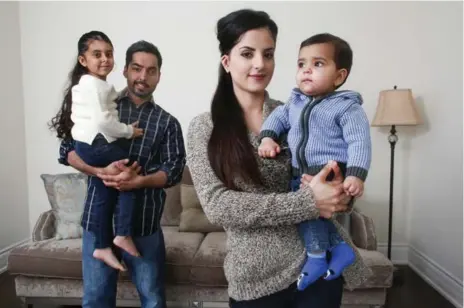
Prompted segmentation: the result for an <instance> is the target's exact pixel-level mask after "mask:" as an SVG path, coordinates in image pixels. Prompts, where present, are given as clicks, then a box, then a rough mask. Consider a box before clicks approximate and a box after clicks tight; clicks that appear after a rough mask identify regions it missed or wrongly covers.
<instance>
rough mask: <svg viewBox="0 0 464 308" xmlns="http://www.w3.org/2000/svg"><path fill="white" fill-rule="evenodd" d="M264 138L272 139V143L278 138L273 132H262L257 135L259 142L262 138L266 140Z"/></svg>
mask: <svg viewBox="0 0 464 308" xmlns="http://www.w3.org/2000/svg"><path fill="white" fill-rule="evenodd" d="M266 137H269V138H272V140H274V141H277V140H278V139H279V136H277V133H276V132H275V131H272V130H263V131H262V132H261V133H260V134H259V142H261V140H263V138H266Z"/></svg>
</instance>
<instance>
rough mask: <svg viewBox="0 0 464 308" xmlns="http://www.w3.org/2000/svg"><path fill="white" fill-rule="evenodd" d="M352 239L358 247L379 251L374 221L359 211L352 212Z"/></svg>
mask: <svg viewBox="0 0 464 308" xmlns="http://www.w3.org/2000/svg"><path fill="white" fill-rule="evenodd" d="M351 238H352V239H353V243H354V244H355V245H356V247H359V248H363V249H366V250H377V235H376V234H375V227H374V221H373V220H372V218H370V217H368V216H366V215H364V214H363V213H361V212H360V211H359V210H357V209H354V210H353V211H352V212H351Z"/></svg>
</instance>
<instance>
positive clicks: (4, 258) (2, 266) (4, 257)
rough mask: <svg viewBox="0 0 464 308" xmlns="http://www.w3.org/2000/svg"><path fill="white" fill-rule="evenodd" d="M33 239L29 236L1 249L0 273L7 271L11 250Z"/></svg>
mask: <svg viewBox="0 0 464 308" xmlns="http://www.w3.org/2000/svg"><path fill="white" fill-rule="evenodd" d="M30 240H31V239H30V238H27V239H24V240H22V241H19V242H16V243H14V244H11V245H10V246H7V247H5V248H3V249H2V250H0V274H2V273H3V272H5V271H6V269H7V266H8V256H9V255H10V251H12V250H13V249H14V248H16V247H18V246H20V245H22V244H25V243H27V242H29V241H30Z"/></svg>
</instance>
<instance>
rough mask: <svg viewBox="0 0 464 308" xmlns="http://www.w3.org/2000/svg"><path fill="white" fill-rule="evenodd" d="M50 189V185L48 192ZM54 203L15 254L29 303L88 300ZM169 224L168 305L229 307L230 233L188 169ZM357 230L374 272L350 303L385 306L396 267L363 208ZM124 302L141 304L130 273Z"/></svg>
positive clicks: (168, 213) (350, 294)
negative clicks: (209, 213)
mask: <svg viewBox="0 0 464 308" xmlns="http://www.w3.org/2000/svg"><path fill="white" fill-rule="evenodd" d="M67 176H69V174H67V175H62V178H64V179H61V176H60V175H54V176H53V177H54V178H53V179H54V180H53V181H54V182H53V183H54V184H53V185H55V186H53V187H56V185H57V184H56V182H57V181H58V182H59V181H62V182H63V181H66V177H67ZM79 176H81V175H79ZM82 178H84V177H83V175H82ZM48 185H50V183H49V184H48ZM47 187H48V188H47ZM50 187H52V186H47V184H46V189H47V193H48V194H50V190H51V189H52V188H50ZM61 190H63V189H62V188H61ZM84 192H85V191H84V190H81V193H84ZM60 193H63V191H60ZM64 193H65V194H66V193H68V192H64ZM73 193H75V192H73ZM69 194H71V192H69ZM73 196H74V195H72V194H71V198H77V197H73ZM49 198H50V195H49ZM68 201H69V200H68ZM79 202H81V201H79ZM51 204H52V208H53V207H54V206H55V208H53V209H52V210H49V211H47V212H44V213H43V214H42V215H41V216H40V217H39V219H38V221H37V223H36V226H35V228H34V230H33V234H32V241H31V242H30V243H27V244H24V245H22V246H20V247H17V248H15V249H14V250H13V251H12V252H11V253H10V255H9V259H8V270H9V272H10V273H11V274H13V275H15V284H16V293H17V296H19V297H21V298H22V299H23V300H24V303H25V304H28V305H35V304H39V305H43V304H45V306H46V307H51V306H52V305H58V304H59V305H79V304H80V299H81V297H82V269H81V239H79V238H70V239H57V236H56V233H57V228H61V226H59V223H60V222H59V221H58V219H57V217H62V215H61V214H59V213H58V212H57V209H56V206H57V205H56V204H55V205H54V204H53V203H52V202H51ZM58 206H59V205H58ZM68 214H69V213H68ZM60 220H62V218H60ZM61 222H62V221H61ZM162 228H163V232H164V235H165V242H166V253H167V258H166V269H167V278H166V284H167V299H168V307H228V304H227V302H228V296H227V282H226V280H225V277H224V272H223V269H222V263H223V260H224V256H225V254H226V235H225V233H224V232H223V231H222V228H220V227H217V226H213V225H211V224H210V223H209V222H208V221H207V219H206V217H205V216H204V213H203V212H202V210H201V206H200V204H199V202H198V199H197V196H196V193H195V190H194V188H193V185H192V183H191V178H190V175H189V172H188V169H187V168H186V170H185V172H184V177H183V179H182V183H181V184H179V185H177V186H175V187H172V188H170V189H168V192H167V201H166V205H165V209H164V213H163V217H162ZM351 234H352V237H353V241H354V243H355V244H356V246H357V247H358V248H359V251H360V254H361V256H362V257H363V258H364V261H365V262H366V263H367V264H368V265H369V266H370V267H371V269H372V271H373V276H372V277H371V278H370V279H369V280H368V281H367V282H366V283H364V285H362V286H360V287H359V288H357V289H355V290H352V291H349V290H346V291H345V292H344V296H343V305H344V307H345V306H346V307H353V308H354V307H381V306H383V305H384V304H385V300H386V290H387V288H389V287H390V286H391V284H392V278H393V265H392V264H391V262H390V261H389V260H388V259H387V258H386V257H385V256H384V255H383V254H381V253H380V252H378V251H376V249H377V241H376V235H375V232H374V225H373V222H372V219H370V218H369V217H366V216H365V215H363V214H362V213H360V212H358V211H357V210H355V211H353V213H352V215H351ZM58 238H60V237H58ZM117 301H118V306H121V307H140V303H139V301H138V294H137V291H136V289H135V287H134V285H133V284H132V283H131V282H130V280H129V277H128V276H127V274H122V275H121V276H120V280H119V283H118V293H117Z"/></svg>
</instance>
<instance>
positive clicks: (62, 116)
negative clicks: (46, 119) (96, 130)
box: [49, 31, 113, 140]
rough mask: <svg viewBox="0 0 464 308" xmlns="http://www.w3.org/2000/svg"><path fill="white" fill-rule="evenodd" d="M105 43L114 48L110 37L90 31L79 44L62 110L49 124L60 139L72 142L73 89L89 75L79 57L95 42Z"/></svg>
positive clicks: (82, 37)
mask: <svg viewBox="0 0 464 308" xmlns="http://www.w3.org/2000/svg"><path fill="white" fill-rule="evenodd" d="M94 40H97V41H104V42H107V43H108V44H110V45H111V47H113V43H112V42H111V40H110V39H109V38H108V36H107V35H106V34H105V33H103V32H101V31H90V32H87V33H84V34H83V35H82V36H81V37H80V38H79V41H78V42H77V57H76V62H75V64H74V67H73V69H72V70H71V72H70V73H69V82H68V86H67V87H66V89H65V91H64V98H63V102H62V104H61V108H60V110H59V111H58V113H57V114H56V115H55V117H53V119H52V120H51V121H50V123H49V128H50V129H51V130H54V131H56V136H57V137H58V138H59V139H66V140H71V139H72V136H71V128H72V127H73V125H74V123H73V122H72V120H71V104H72V97H71V93H72V87H74V86H75V85H76V84H78V83H79V80H80V78H81V77H82V75H85V74H87V73H88V70H87V68H86V67H84V66H82V65H81V63H80V62H79V56H82V55H83V54H84V53H85V52H86V51H87V50H88V49H89V44H90V43H91V42H92V41H94Z"/></svg>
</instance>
